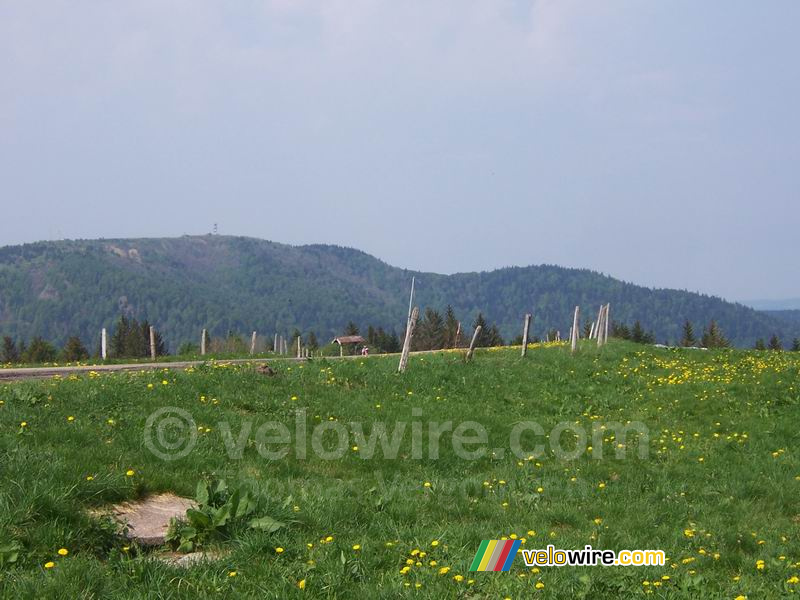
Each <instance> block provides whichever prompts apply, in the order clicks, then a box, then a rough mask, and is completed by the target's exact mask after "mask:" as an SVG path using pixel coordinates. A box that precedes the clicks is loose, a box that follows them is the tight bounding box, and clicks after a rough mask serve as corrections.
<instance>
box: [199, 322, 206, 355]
mask: <svg viewBox="0 0 800 600" xmlns="http://www.w3.org/2000/svg"><path fill="white" fill-rule="evenodd" d="M206 337H207V333H206V330H205V329H203V331H201V332H200V356H205V355H206Z"/></svg>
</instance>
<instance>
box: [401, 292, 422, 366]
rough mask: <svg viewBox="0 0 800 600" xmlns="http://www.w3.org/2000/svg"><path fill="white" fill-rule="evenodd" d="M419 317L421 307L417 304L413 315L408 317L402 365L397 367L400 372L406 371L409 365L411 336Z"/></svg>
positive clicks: (412, 312)
mask: <svg viewBox="0 0 800 600" xmlns="http://www.w3.org/2000/svg"><path fill="white" fill-rule="evenodd" d="M418 318H419V307H417V306H415V307H414V309H413V310H412V311H411V317H410V318H409V319H408V325H407V326H406V337H405V340H403V353H402V354H401V355H400V365H399V366H398V367H397V371H398V372H399V373H404V372H405V370H406V367H407V366H408V353H409V351H410V350H411V336H413V335H414V328H415V327H416V326H417V319H418Z"/></svg>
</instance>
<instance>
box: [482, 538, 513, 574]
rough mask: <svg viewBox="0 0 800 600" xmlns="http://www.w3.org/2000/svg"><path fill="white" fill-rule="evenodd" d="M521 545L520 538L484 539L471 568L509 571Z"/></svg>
mask: <svg viewBox="0 0 800 600" xmlns="http://www.w3.org/2000/svg"><path fill="white" fill-rule="evenodd" d="M519 545H520V541H519V540H483V541H482V542H481V545H480V547H479V548H478V552H477V554H475V558H474V559H473V560H472V566H471V567H470V568H469V570H470V571H508V570H509V569H510V568H511V564H512V563H513V562H514V558H515V557H516V556H517V550H519Z"/></svg>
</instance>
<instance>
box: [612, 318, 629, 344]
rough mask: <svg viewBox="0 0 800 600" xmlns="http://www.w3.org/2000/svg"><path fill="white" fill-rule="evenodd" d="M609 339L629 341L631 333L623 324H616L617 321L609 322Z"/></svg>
mask: <svg viewBox="0 0 800 600" xmlns="http://www.w3.org/2000/svg"><path fill="white" fill-rule="evenodd" d="M611 337H615V338H619V339H621V340H629V339H631V331H630V329H628V326H627V325H625V323H618V322H617V321H612V322H611Z"/></svg>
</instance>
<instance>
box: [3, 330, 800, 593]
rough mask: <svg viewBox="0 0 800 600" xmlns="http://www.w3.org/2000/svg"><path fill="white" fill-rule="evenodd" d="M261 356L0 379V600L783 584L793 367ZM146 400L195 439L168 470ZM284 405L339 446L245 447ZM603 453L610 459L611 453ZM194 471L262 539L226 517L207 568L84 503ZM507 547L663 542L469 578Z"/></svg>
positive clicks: (181, 486) (559, 350)
mask: <svg viewBox="0 0 800 600" xmlns="http://www.w3.org/2000/svg"><path fill="white" fill-rule="evenodd" d="M272 366H273V367H274V368H275V369H276V370H277V371H278V375H277V376H276V377H264V376H261V375H259V374H257V373H256V372H255V371H254V370H253V369H252V368H251V367H221V366H212V365H209V366H207V367H203V368H199V369H194V370H189V371H186V372H175V373H172V372H170V373H166V372H163V371H156V372H140V373H124V374H115V375H103V376H97V377H86V378H74V379H73V378H70V379H64V380H49V381H42V382H33V383H16V384H9V385H4V386H2V387H0V464H2V465H3V468H2V470H0V593H1V594H2V595H3V596H4V597H7V598H20V597H34V596H36V597H71V598H75V597H103V598H133V597H137V598H145V597H162V598H197V597H207V596H214V595H218V596H220V597H256V596H257V597H261V598H281V599H283V598H305V597H316V598H337V597H338V598H353V597H358V596H365V597H367V596H368V597H371V598H395V597H407V598H412V597H413V598H503V597H512V598H522V597H542V598H545V597H549V598H567V597H569V598H573V597H574V598H611V597H623V598H636V597H640V596H642V597H646V596H648V595H651V597H655V598H727V599H733V598H736V597H748V598H778V597H785V596H786V595H787V594H788V593H789V592H792V591H796V590H798V589H800V585H799V584H798V582H800V579H798V575H799V574H800V538H798V529H797V518H798V517H797V513H798V508H797V498H798V494H800V460H798V457H797V455H796V452H795V450H794V449H795V448H796V446H797V431H796V423H797V419H798V417H800V413H799V412H798V410H799V406H800V387H799V385H798V375H800V357H798V356H797V355H796V354H795V353H776V352H771V353H768V352H762V353H758V352H744V351H708V352H705V351H693V350H660V349H645V350H643V349H642V347H640V346H636V345H633V344H626V343H612V344H610V345H609V346H607V347H606V348H605V349H604V350H603V351H602V352H598V351H597V349H596V348H594V347H591V346H588V345H587V346H586V347H585V348H584V349H583V350H582V351H581V352H580V353H579V354H578V355H577V356H576V357H572V356H570V354H569V352H568V351H567V349H566V348H565V347H560V346H551V347H537V348H535V349H532V350H531V351H530V352H529V355H528V358H527V359H525V360H523V359H520V358H519V352H518V349H499V350H498V349H493V350H480V351H478V353H477V354H476V357H475V360H474V361H473V362H472V363H469V364H466V363H464V362H463V360H462V358H461V356H460V354H458V353H453V352H449V353H439V354H434V355H417V356H413V357H412V358H411V361H410V367H409V371H408V372H407V373H406V374H405V375H398V374H397V373H396V359H395V358H391V359H389V358H381V357H374V358H368V359H364V360H350V361H313V362H309V363H305V364H302V365H298V364H291V363H278V362H273V363H272ZM164 406H174V407H177V408H180V409H182V410H185V411H187V412H188V413H190V415H191V417H192V418H193V419H194V423H193V424H192V425H191V427H192V430H198V429H199V433H198V434H197V442H196V447H195V448H194V450H193V451H192V452H191V453H189V454H188V455H187V456H185V457H183V458H178V459H177V460H174V461H172V462H165V461H163V460H161V459H159V458H157V457H156V456H154V455H153V454H152V453H150V452H149V451H148V450H147V449H146V447H145V445H144V444H143V431H144V429H145V424H146V420H147V418H148V415H150V414H152V413H153V412H154V411H156V410H157V409H160V408H162V407H164ZM298 412H300V413H301V414H304V415H305V416H304V417H302V418H301V419H300V420H301V421H302V422H303V424H304V425H305V426H306V429H307V431H308V432H311V431H312V430H313V429H314V428H315V427H317V426H319V425H320V424H322V423H325V424H337V423H338V424H341V425H343V426H345V427H346V429H347V430H348V431H349V434H347V435H348V437H347V438H346V439H345V445H344V447H343V451H344V454H343V456H342V457H340V458H330V457H328V458H329V459H323V457H320V456H319V455H318V454H317V453H316V452H314V451H313V445H311V444H310V443H309V445H308V447H307V455H306V457H305V458H301V457H300V456H299V453H298V451H297V450H296V449H295V448H297V447H298V446H296V445H294V444H293V445H291V446H290V448H291V451H290V453H289V455H288V456H287V457H286V458H283V459H277V458H273V459H269V458H265V457H264V456H262V455H260V454H259V444H258V443H257V439H258V438H257V437H256V435H255V433H254V432H256V431H257V430H258V428H259V426H260V425H261V424H263V423H264V422H266V421H269V420H273V421H277V422H281V423H285V424H286V425H287V426H288V429H289V430H290V435H291V436H292V439H296V434H295V431H296V430H295V427H296V423H297V422H298V420H297V413H298ZM399 421H403V422H406V423H418V424H421V425H422V426H423V428H424V429H423V431H424V436H423V437H422V438H421V439H422V440H423V442H422V443H423V448H424V451H423V453H422V456H423V458H421V459H418V458H414V456H415V455H414V449H413V448H414V446H413V443H412V441H411V440H412V433H411V430H410V427H411V425H409V431H407V432H406V433H405V435H404V437H403V438H402V443H401V444H400V445H399V451H398V453H397V458H394V459H392V458H384V457H382V455H379V457H377V458H372V459H366V458H365V455H366V454H367V453H368V450H369V448H368V444H367V443H366V442H365V441H364V440H359V439H358V438H357V437H355V435H356V434H355V432H356V431H358V430H360V429H361V428H363V431H364V432H365V434H367V435H370V432H372V431H373V427H374V426H375V425H376V424H377V423H381V422H382V423H385V424H387V428H388V429H390V430H391V428H392V426H393V424H395V423H397V422H399ZM431 421H435V422H438V423H442V422H444V421H452V422H453V423H454V426H455V425H458V424H460V423H463V422H465V421H473V422H475V423H478V424H480V425H481V426H483V427H484V428H485V429H486V431H487V442H486V444H485V445H483V444H478V445H476V444H471V445H468V446H467V447H468V449H469V450H474V449H476V448H481V447H483V448H486V449H498V450H495V451H493V452H492V451H489V450H487V452H486V454H485V455H483V456H481V457H472V459H466V458H464V457H463V456H459V453H458V452H457V451H456V450H455V448H454V447H453V445H452V436H451V434H450V433H444V434H443V435H442V438H441V440H442V441H441V443H440V445H439V448H440V451H439V455H438V458H433V457H432V456H431V454H430V452H429V449H430V447H431V445H430V441H429V437H428V431H429V430H430V422H431ZM523 421H536V422H538V423H539V424H540V425H541V426H542V427H543V429H544V430H545V432H549V431H550V430H551V429H552V428H553V427H554V426H555V425H556V424H558V423H563V424H571V425H572V426H573V427H581V428H583V429H584V430H585V431H588V432H591V431H592V427H595V428H597V431H599V432H600V436H601V438H602V440H603V441H602V442H601V443H597V441H595V442H590V441H589V440H587V441H586V443H584V444H583V445H581V442H582V440H580V439H578V440H575V439H574V438H573V437H572V436H571V432H567V433H565V434H564V435H563V436H562V438H561V440H562V444H563V447H564V448H565V449H566V450H567V451H570V450H572V449H573V448H574V447H575V444H577V448H578V452H577V456H576V457H564V456H562V457H561V459H559V458H556V457H555V456H554V454H553V451H552V450H553V446H552V444H551V442H549V441H548V440H547V438H545V437H542V436H533V437H530V436H526V437H523V439H522V450H521V453H520V456H514V455H513V454H512V453H511V452H509V451H508V449H510V437H511V432H512V430H513V428H514V426H515V424H517V423H519V422H523ZM628 421H631V422H641V423H642V424H644V425H645V426H646V428H647V430H648V431H649V436H644V437H638V436H631V437H628V438H626V439H622V438H621V437H620V436H617V435H616V434H614V433H612V431H613V429H611V424H612V422H620V423H626V422H628ZM23 422H24V423H25V426H24V427H23V426H21V423H23ZM248 422H252V425H253V427H252V430H251V431H252V432H253V433H251V434H250V435H249V436H248V435H245V437H244V438H242V440H243V442H242V445H241V446H240V447H241V448H242V452H241V456H240V457H237V455H236V454H235V453H234V454H233V455H231V454H229V449H228V447H227V446H226V441H225V440H226V439H227V440H228V442H227V444H233V447H235V443H234V440H238V439H239V438H238V436H239V433H240V432H241V431H242V428H243V426H245V424H246V423H248ZM354 423H355V424H357V425H353V424H354ZM195 426H196V427H195ZM228 428H229V429H228ZM226 432H227V434H226ZM178 433H179V432H178V431H177V430H176V431H174V432H173V434H175V435H177V434H178ZM183 433H184V434H185V433H186V430H183ZM226 435H227V436H228V437H226ZM269 435H272V432H271V431H270V433H269ZM231 436H232V437H231ZM590 436H591V434H590ZM300 437H301V438H302V436H300ZM175 439H178V438H173V437H168V441H175ZM247 439H249V441H248V442H247V443H244V440H247ZM261 439H262V441H263V440H264V439H265V438H261ZM302 439H305V438H302ZM323 439H325V440H326V442H325V443H326V444H331V439H329V438H323ZM589 443H591V444H594V447H593V448H592V449H591V450H589V448H588V447H586V444H589ZM536 444H544V446H545V448H544V452H543V453H542V454H541V455H536V454H534V452H535V450H534V447H535V445H536ZM620 444H623V445H624V446H625V450H626V453H627V455H626V457H624V458H616V457H615V455H614V452H615V450H617V449H619V445H620ZM280 447H281V446H279V445H278V446H276V445H275V444H271V445H269V446H265V447H262V450H263V449H264V448H266V449H268V450H270V451H272V450H276V449H278V448H280ZM325 447H326V448H330V446H329V445H328V446H325ZM640 447H641V448H643V449H645V450H646V453H645V455H644V457H642V456H641V455H640V454H639V453H638V451H639V449H640ZM600 448H602V457H598V454H599V450H600ZM499 449H505V450H506V451H505V453H504V454H503V455H502V456H501V452H500V450H499ZM211 477H215V478H220V477H224V478H225V479H226V480H227V481H228V483H229V485H230V486H231V487H236V486H240V485H241V486H244V487H246V488H248V489H250V490H251V491H252V492H253V493H254V494H255V496H256V497H257V498H258V501H257V509H256V513H257V514H258V515H260V516H262V515H263V516H270V517H272V518H273V519H276V520H278V521H280V522H282V523H284V524H285V527H283V528H281V529H278V530H277V531H275V532H273V533H268V532H266V531H255V530H251V529H249V528H248V527H247V526H246V525H245V524H244V523H238V522H237V523H234V524H233V525H231V526H230V527H229V528H228V529H227V531H226V533H225V535H223V536H221V537H219V538H217V539H212V540H209V542H207V546H206V547H207V548H210V549H213V550H216V551H218V552H221V558H220V559H219V560H218V561H216V562H213V563H211V564H207V565H201V566H196V567H193V568H191V569H189V570H179V569H176V568H173V567H169V566H166V565H164V564H162V563H160V562H158V561H154V560H150V559H149V554H148V553H145V552H142V551H140V550H138V549H137V548H136V547H131V545H130V544H129V543H127V542H125V541H124V540H122V539H120V538H117V537H116V536H115V535H114V533H113V531H112V530H111V529H110V528H109V527H108V526H106V525H104V524H103V523H101V522H100V521H98V520H96V519H94V518H92V517H90V516H89V513H88V512H87V510H88V509H90V508H93V507H99V506H102V505H104V504H106V503H109V502H114V501H118V500H120V499H126V498H127V499H132V498H137V497H141V496H143V495H146V494H148V493H151V492H158V491H166V490H172V491H176V492H178V493H181V494H186V495H191V494H192V493H193V492H194V490H195V486H196V484H197V482H198V481H199V480H201V479H206V478H211ZM509 536H514V537H516V538H518V539H522V540H524V544H525V545H524V546H523V547H526V548H544V547H546V545H547V544H548V543H552V544H554V545H555V546H556V547H557V548H565V549H573V548H583V547H584V545H586V544H590V545H592V546H593V547H594V548H599V549H612V550H621V549H663V550H665V551H666V555H667V557H668V563H667V565H666V566H664V567H625V568H623V567H611V568H602V567H580V568H577V567H576V568H573V567H563V568H549V569H541V570H532V569H530V568H525V567H524V566H523V564H522V562H521V558H520V557H518V558H517V560H516V561H515V563H514V566H513V567H512V569H511V572H510V573H470V572H469V567H470V563H471V561H472V559H473V556H474V555H475V552H476V550H477V549H478V545H479V544H480V541H481V540H482V539H491V538H499V537H509ZM3 548H5V550H3ZM9 548H16V551H15V552H16V554H17V557H16V562H13V563H11V564H9V562H8V560H9V557H10V555H11V554H13V553H14V552H12V551H11V550H9ZM62 548H63V549H65V550H67V552H68V554H67V555H66V556H60V555H59V554H58V550H59V549H62ZM279 549H280V550H279ZM3 557H5V564H4V562H3ZM47 563H53V564H52V566H51V567H50V568H45V567H44V565H46V564H47ZM301 588H302V589H301Z"/></svg>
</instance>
